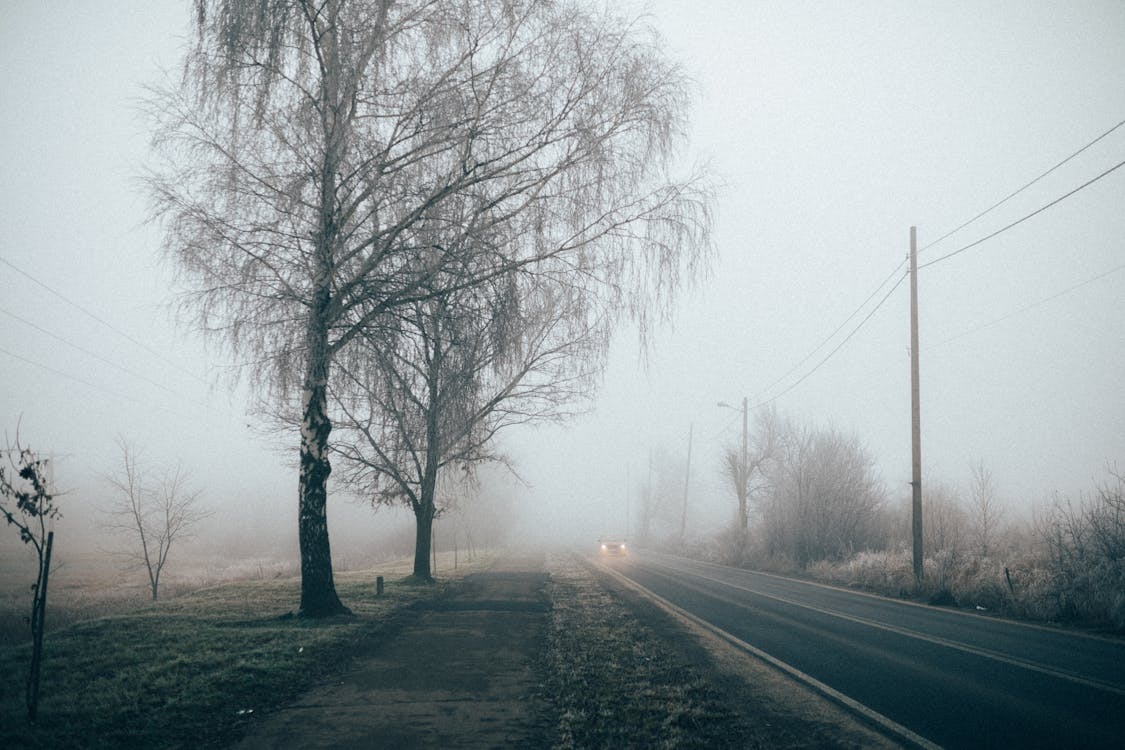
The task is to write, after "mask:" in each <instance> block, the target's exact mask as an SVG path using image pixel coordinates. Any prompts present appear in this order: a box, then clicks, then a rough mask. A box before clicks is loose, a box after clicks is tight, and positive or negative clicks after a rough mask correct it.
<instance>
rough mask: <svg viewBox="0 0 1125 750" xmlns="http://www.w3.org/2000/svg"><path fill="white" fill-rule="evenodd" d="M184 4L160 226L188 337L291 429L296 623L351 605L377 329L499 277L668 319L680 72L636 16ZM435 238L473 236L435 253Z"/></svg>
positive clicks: (164, 122)
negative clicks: (336, 463) (356, 494)
mask: <svg viewBox="0 0 1125 750" xmlns="http://www.w3.org/2000/svg"><path fill="white" fill-rule="evenodd" d="M196 11H197V12H196V19H197V22H196V27H197V30H198V41H197V44H196V46H195V49H194V50H193V52H192V54H191V55H190V56H189V59H188V60H187V62H186V66H185V75H184V77H183V82H184V83H183V85H182V86H181V87H180V88H178V89H175V90H172V91H169V92H165V93H162V94H160V95H158V96H157V97H156V99H155V106H154V114H155V115H156V117H157V118H158V122H159V127H158V131H157V137H156V142H157V146H158V150H159V153H160V154H161V155H162V156H163V157H165V158H166V164H165V165H164V166H163V167H160V168H158V169H156V170H155V172H154V175H153V178H152V180H151V186H152V194H153V196H154V199H155V203H156V211H157V213H158V215H160V216H161V217H163V218H164V220H165V221H166V223H167V228H168V231H167V234H166V237H167V246H168V250H169V252H170V253H171V254H172V255H173V257H175V258H176V259H177V260H178V262H179V267H180V268H181V270H182V271H183V274H184V278H185V281H186V283H187V285H188V287H189V289H190V298H189V303H190V306H191V308H190V309H192V310H194V312H195V314H196V317H197V322H198V323H199V324H200V326H201V327H202V328H203V329H204V330H207V331H210V332H213V333H215V334H217V335H218V337H219V340H220V341H221V342H222V343H223V344H224V345H226V346H227V347H229V349H230V350H231V351H232V352H233V353H234V354H235V355H236V356H240V357H243V356H247V355H249V359H250V362H249V363H248V370H247V374H248V376H249V377H250V378H251V379H252V380H253V381H254V384H255V385H256V386H258V387H259V389H260V392H262V393H263V394H264V396H265V398H266V400H267V403H269V404H270V405H271V408H272V409H275V410H276V411H279V412H288V411H292V410H298V411H299V412H300V414H301V420H300V458H301V463H300V479H299V489H298V505H299V512H298V523H299V531H300V546H301V580H302V586H301V605H300V612H301V613H302V614H305V615H310V616H320V615H329V614H334V613H338V612H344V611H346V608H345V607H344V606H343V605H342V604H341V603H340V601H339V598H338V596H337V594H336V591H335V585H334V583H333V578H332V565H331V551H330V546H329V541H328V526H327V516H326V505H327V487H328V484H327V481H328V476H329V473H330V472H331V463H330V460H329V442H330V441H329V436H330V433H331V430H332V427H333V423H332V419H331V417H330V415H329V411H328V409H329V403H330V396H329V388H330V385H333V384H334V383H335V380H334V379H333V377H332V367H333V365H334V364H338V365H342V366H344V367H348V368H350V369H353V370H355V369H358V367H353V365H355V364H356V363H358V362H359V360H360V359H362V358H364V357H366V356H368V347H365V346H361V345H360V343H359V342H360V341H361V340H362V339H364V338H369V337H370V332H371V330H372V328H373V327H378V326H387V325H390V321H393V319H394V312H393V311H394V310H395V309H396V308H398V307H409V306H410V305H413V304H415V303H418V302H425V301H427V300H430V299H433V298H434V297H435V296H436V292H435V291H434V290H435V289H436V287H437V286H440V287H442V288H443V289H445V290H448V289H458V288H464V287H469V286H474V285H476V284H479V283H481V282H483V281H486V280H488V279H491V278H494V277H496V276H497V275H503V274H507V273H510V272H511V271H512V270H519V269H525V270H527V271H528V272H530V273H534V274H537V275H539V276H541V277H544V278H546V277H554V278H557V279H559V280H562V281H564V280H566V279H570V280H571V281H573V282H575V285H576V286H577V287H578V288H582V289H586V290H588V291H590V292H591V293H593V292H597V294H598V298H599V299H600V300H601V301H602V303H603V306H604V307H605V308H606V309H612V310H616V311H627V312H629V313H631V314H633V315H634V317H636V318H637V319H638V320H640V321H641V324H642V329H643V328H644V327H645V325H646V324H647V321H648V320H649V318H650V317H651V316H652V315H653V314H658V313H661V312H663V311H666V310H667V307H666V303H667V301H668V300H669V299H670V295H671V293H672V292H674V291H675V289H676V287H677V285H678V282H679V279H680V274H681V272H683V271H684V270H685V269H686V270H689V271H690V270H691V269H693V268H694V267H695V265H696V262H697V261H698V260H699V258H700V257H702V256H704V255H706V253H707V250H708V248H709V244H708V216H707V201H706V199H705V196H704V194H703V193H702V192H701V191H700V190H699V188H698V184H699V183H698V181H697V180H696V179H694V178H693V179H691V180H688V181H672V180H669V179H668V178H667V177H666V176H665V168H666V167H667V165H668V162H669V160H670V158H671V157H672V155H673V153H674V145H675V144H676V142H677V141H678V139H679V138H680V137H681V134H682V127H681V125H682V117H683V112H684V107H685V101H686V99H685V96H684V91H685V88H684V81H683V77H682V75H681V73H680V72H679V71H678V70H677V69H676V68H675V67H674V66H672V65H670V64H669V63H667V62H666V61H665V58H664V57H663V54H662V52H661V51H660V48H659V45H658V44H657V42H656V40H655V39H654V38H652V37H651V35H649V34H648V33H647V32H646V30H645V28H644V26H643V24H638V23H634V22H626V21H622V20H621V19H619V18H617V17H615V16H613V15H612V14H611V13H609V12H608V11H606V12H600V13H595V12H593V11H590V10H587V9H586V8H584V7H582V6H578V5H572V4H564V3H555V2H547V1H546V0H529V1H527V2H516V1H515V0H484V1H483V2H467V1H466V2H435V1H432V0H431V1H428V2H427V1H425V0H416V1H415V2H401V3H393V4H392V3H390V2H388V1H384V2H370V1H368V0H364V1H363V2H360V1H359V0H322V2H313V1H312V0H289V1H288V2H279V3H274V4H270V5H269V6H268V10H266V6H263V5H262V3H260V2H258V0H211V1H208V0H197V2H196ZM451 202H452V203H456V210H452V209H449V208H447V206H448V205H449V204H450V203H451ZM435 227H441V228H442V229H443V230H444V234H443V236H445V237H447V238H448V237H450V236H453V237H454V238H456V237H458V236H459V237H461V238H472V239H473V240H474V241H472V242H463V241H458V242H450V243H448V244H442V245H441V246H435V245H433V244H432V238H433V237H434V236H436V235H437V234H439V233H435V231H434V229H435ZM497 227H501V228H502V231H500V232H499V233H498V234H497V236H498V237H499V238H501V239H502V240H505V242H504V243H503V244H499V243H495V242H489V241H487V239H488V237H489V236H490V235H491V234H492V230H493V229H495V228H497ZM515 237H519V238H522V241H519V242H514V243H510V242H507V240H510V239H511V238H515ZM435 280H439V281H440V284H438V285H435V284H434V281H435Z"/></svg>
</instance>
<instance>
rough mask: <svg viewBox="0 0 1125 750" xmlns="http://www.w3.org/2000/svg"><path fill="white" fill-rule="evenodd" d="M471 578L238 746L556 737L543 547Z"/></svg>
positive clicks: (492, 742)
mask: <svg viewBox="0 0 1125 750" xmlns="http://www.w3.org/2000/svg"><path fill="white" fill-rule="evenodd" d="M465 581H466V584H467V585H466V587H465V589H464V590H463V591H460V592H459V593H458V594H457V595H456V596H455V597H452V598H448V599H442V600H438V601H435V602H431V603H430V604H429V605H428V606H427V607H425V608H424V609H422V610H421V611H418V612H416V613H414V616H413V617H411V618H410V619H409V620H408V621H407V622H405V623H404V625H403V627H401V628H400V629H399V630H398V631H397V632H396V634H395V635H393V636H391V637H390V638H389V639H387V640H386V641H385V642H383V643H379V644H375V646H374V647H373V648H372V650H371V652H370V653H369V654H368V655H365V656H363V657H362V658H360V659H357V660H356V661H355V662H354V663H353V664H352V666H351V668H350V669H349V670H348V671H347V672H346V673H344V674H342V675H340V676H339V679H338V680H336V681H334V682H333V683H331V684H327V685H323V686H321V687H319V688H316V689H314V690H313V691H311V692H309V693H307V694H306V695H305V696H304V697H303V698H301V700H299V701H298V702H296V703H294V704H292V705H290V706H288V707H286V708H284V709H282V710H281V711H279V712H278V713H276V714H273V715H271V716H269V717H266V718H265V719H264V720H263V721H262V722H261V724H259V725H258V726H257V727H256V728H255V730H254V731H253V733H252V734H251V735H250V736H248V737H247V738H246V739H245V740H243V742H241V743H240V744H239V745H237V746H236V747H238V748H242V749H243V750H262V749H265V748H292V747H302V748H329V747H330V748H364V749H365V750H366V749H370V748H385V749H387V750H390V749H392V748H393V749H395V750H397V749H399V748H402V749H403V750H408V749H412V748H451V747H456V748H497V747H521V748H533V747H543V746H546V745H549V744H550V740H549V739H548V738H547V737H548V733H549V731H550V726H549V724H550V722H549V720H547V719H546V718H545V717H546V716H547V708H546V707H545V706H544V705H542V703H541V701H540V700H539V699H537V698H535V697H534V694H535V692H536V689H537V688H538V682H537V677H536V673H535V659H536V658H537V655H538V654H539V653H540V650H541V647H542V641H543V637H544V627H545V622H546V618H547V612H548V611H549V606H550V605H549V602H548V600H547V598H546V594H545V592H544V585H545V583H546V581H547V573H546V571H545V569H544V560H543V557H542V556H541V555H540V556H524V557H512V558H506V559H503V560H501V561H499V562H498V563H497V564H496V565H494V566H493V567H492V568H491V569H490V570H488V571H487V572H483V573H477V574H472V575H469V576H467V577H466V579H465Z"/></svg>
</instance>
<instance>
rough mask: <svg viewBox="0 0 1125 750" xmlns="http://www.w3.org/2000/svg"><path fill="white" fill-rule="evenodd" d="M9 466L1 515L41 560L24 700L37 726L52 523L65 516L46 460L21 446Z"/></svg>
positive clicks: (1, 481) (2, 476) (4, 469)
mask: <svg viewBox="0 0 1125 750" xmlns="http://www.w3.org/2000/svg"><path fill="white" fill-rule="evenodd" d="M5 453H6V454H7V459H8V465H7V466H4V465H3V464H0V515H2V516H3V517H4V520H5V521H7V523H8V525H9V526H15V527H16V530H17V531H18V532H19V535H20V541H22V542H24V543H25V544H30V545H31V546H32V547H33V548H34V549H35V554H36V557H37V558H38V563H39V565H38V569H37V571H38V572H37V574H36V578H35V583H34V584H32V587H31V590H32V592H33V596H32V603H31V617H30V618H29V621H30V623H31V637H32V648H31V662H30V664H29V665H28V670H27V682H26V684H25V689H24V700H25V702H26V704H27V719H28V721H29V722H34V721H35V719H36V717H37V715H38V712H39V673H40V667H41V665H42V662H43V633H44V631H45V628H46V615H47V581H48V578H49V575H50V572H51V548H52V547H53V545H54V538H55V532H54V531H53V530H51V529H50V526H51V524H52V522H53V521H54V520H55V519H57V518H59V517H60V516H61V515H62V514H61V513H60V512H59V508H58V506H57V505H56V504H55V494H54V492H53V491H52V488H51V486H50V481H49V479H48V471H47V460H46V459H43V458H40V457H39V455H38V454H37V453H36V452H35V451H33V450H31V449H30V448H25V447H23V446H21V445H20V441H19V436H18V435H17V436H16V441H15V446H14V447H12V446H9V447H8V449H7V450H6V451H5Z"/></svg>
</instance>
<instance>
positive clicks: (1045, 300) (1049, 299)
mask: <svg viewBox="0 0 1125 750" xmlns="http://www.w3.org/2000/svg"><path fill="white" fill-rule="evenodd" d="M1122 270H1125V263H1122V264H1121V265H1119V266H1114V267H1113V268H1111V269H1109V270H1108V271H1103V272H1102V273H1100V274H1098V275H1097V276H1093V277H1091V278H1089V279H1086V280H1085V281H1080V282H1078V283H1077V284H1073V285H1071V286H1068V287H1067V288H1066V289H1063V290H1062V291H1059V292H1055V293H1054V294H1052V295H1050V296H1048V297H1044V298H1043V299H1041V300H1037V301H1035V302H1032V303H1031V304H1028V305H1024V306H1023V307H1021V308H1019V309H1018V310H1013V311H1012V312H1010V313H1008V314H1007V315H1003V316H1001V317H999V318H996V319H995V320H991V321H989V322H987V323H981V324H980V325H978V326H975V327H974V328H970V329H969V330H967V331H962V332H961V333H958V334H956V335H954V336H950V337H949V338H947V339H945V340H943V341H939V342H938V343H936V344H933V347H938V346H945V345H946V344H948V343H950V342H953V341H956V340H957V339H961V338H964V337H965V336H971V335H972V334H974V333H977V332H978V331H983V330H984V329H986V328H991V327H992V326H994V325H998V324H1000V323H1003V322H1004V321H1006V320H1009V319H1011V318H1014V317H1016V316H1017V315H1022V314H1023V313H1025V312H1028V311H1029V310H1034V309H1035V308H1037V307H1041V306H1042V305H1045V304H1047V303H1048V302H1053V301H1054V300H1056V299H1058V298H1059V297H1063V296H1065V295H1067V294H1070V293H1071V292H1076V291H1078V290H1079V289H1081V288H1082V287H1084V286H1087V285H1089V284H1093V283H1094V282H1095V281H1100V280H1102V279H1104V278H1105V277H1106V276H1111V275H1112V274H1115V273H1117V272H1118V271H1122ZM922 348H923V349H929V348H931V347H922Z"/></svg>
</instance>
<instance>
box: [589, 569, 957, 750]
mask: <svg viewBox="0 0 1125 750" xmlns="http://www.w3.org/2000/svg"><path fill="white" fill-rule="evenodd" d="M592 564H593V565H594V566H595V567H596V568H597V569H598V570H600V571H602V572H604V573H608V574H609V575H610V576H611V577H612V578H614V579H616V580H617V581H618V583H620V584H622V585H624V586H625V587H627V588H630V589H632V590H633V591H635V592H636V593H638V594H640V595H641V596H644V597H646V598H648V599H650V600H651V601H652V602H653V603H654V604H656V605H657V606H659V607H660V608H661V609H663V610H665V611H666V612H668V614H670V615H672V616H674V617H677V618H679V619H681V620H685V621H687V622H688V623H690V624H692V625H695V626H696V627H698V628H701V629H703V630H704V631H706V632H707V633H709V634H711V635H713V636H715V637H716V638H719V639H721V640H724V641H726V642H727V643H729V644H730V645H732V646H734V647H735V648H737V649H739V650H741V651H745V652H746V653H748V654H750V655H751V656H754V657H755V658H757V659H760V660H761V661H764V662H765V663H766V664H769V665H770V666H771V667H773V668H774V669H777V670H778V671H780V672H782V673H783V674H785V675H786V676H788V677H790V678H792V679H794V680H796V681H797V682H799V683H801V684H803V685H804V686H806V687H808V688H809V689H811V690H813V691H814V692H817V693H819V694H821V695H822V696H824V697H825V698H827V699H828V700H830V701H832V702H833V703H835V704H837V705H838V706H840V707H841V708H843V709H845V710H847V711H850V712H852V713H853V714H856V715H857V717H858V718H859V719H860V720H862V721H864V722H865V723H867V724H868V725H869V726H873V727H874V728H875V729H877V730H878V731H880V732H883V733H884V734H886V735H887V736H889V737H891V738H892V739H894V740H897V741H899V742H903V743H904V744H907V745H910V746H913V747H918V748H923V750H941V745H938V744H936V743H933V742H931V741H929V740H927V739H926V738H925V737H922V736H921V735H919V734H916V733H915V732H912V731H910V730H909V729H907V728H906V727H904V726H903V725H901V724H899V723H898V722H897V721H894V720H892V719H889V718H887V717H886V716H884V715H883V714H881V713H879V712H878V711H876V710H874V709H872V708H869V707H868V706H865V705H864V704H862V703H860V702H859V701H857V700H855V699H854V698H849V697H848V696H846V695H844V694H843V693H841V692H840V691H839V690H836V689H835V688H832V687H829V686H828V685H825V684H824V683H823V682H821V681H820V680H818V679H816V678H815V677H813V676H812V675H809V674H806V673H804V672H802V671H801V670H799V669H797V668H796V667H794V666H792V665H790V664H786V663H785V662H783V661H781V660H780V659H778V658H776V657H774V656H771V655H769V654H767V653H766V652H765V651H762V650H761V649H760V648H758V647H757V646H752V645H751V644H749V643H747V642H746V641H744V640H742V639H741V638H738V637H736V636H734V635H731V634H730V633H728V632H727V631H725V630H723V629H721V628H719V627H717V626H715V625H712V624H711V623H709V622H707V621H706V620H704V619H702V618H700V617H697V616H696V615H693V614H692V613H691V612H688V611H687V610H685V609H683V608H682V607H680V606H678V605H676V604H673V603H672V602H670V601H668V600H667V599H665V598H664V597H662V596H660V595H659V594H657V593H655V592H653V591H651V590H649V589H648V588H646V587H644V586H642V585H641V584H639V583H637V582H636V581H634V580H632V579H630V578H628V577H627V576H625V575H624V574H622V573H619V572H618V571H616V570H613V569H612V568H610V567H608V566H605V565H602V564H601V563H598V562H592Z"/></svg>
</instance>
